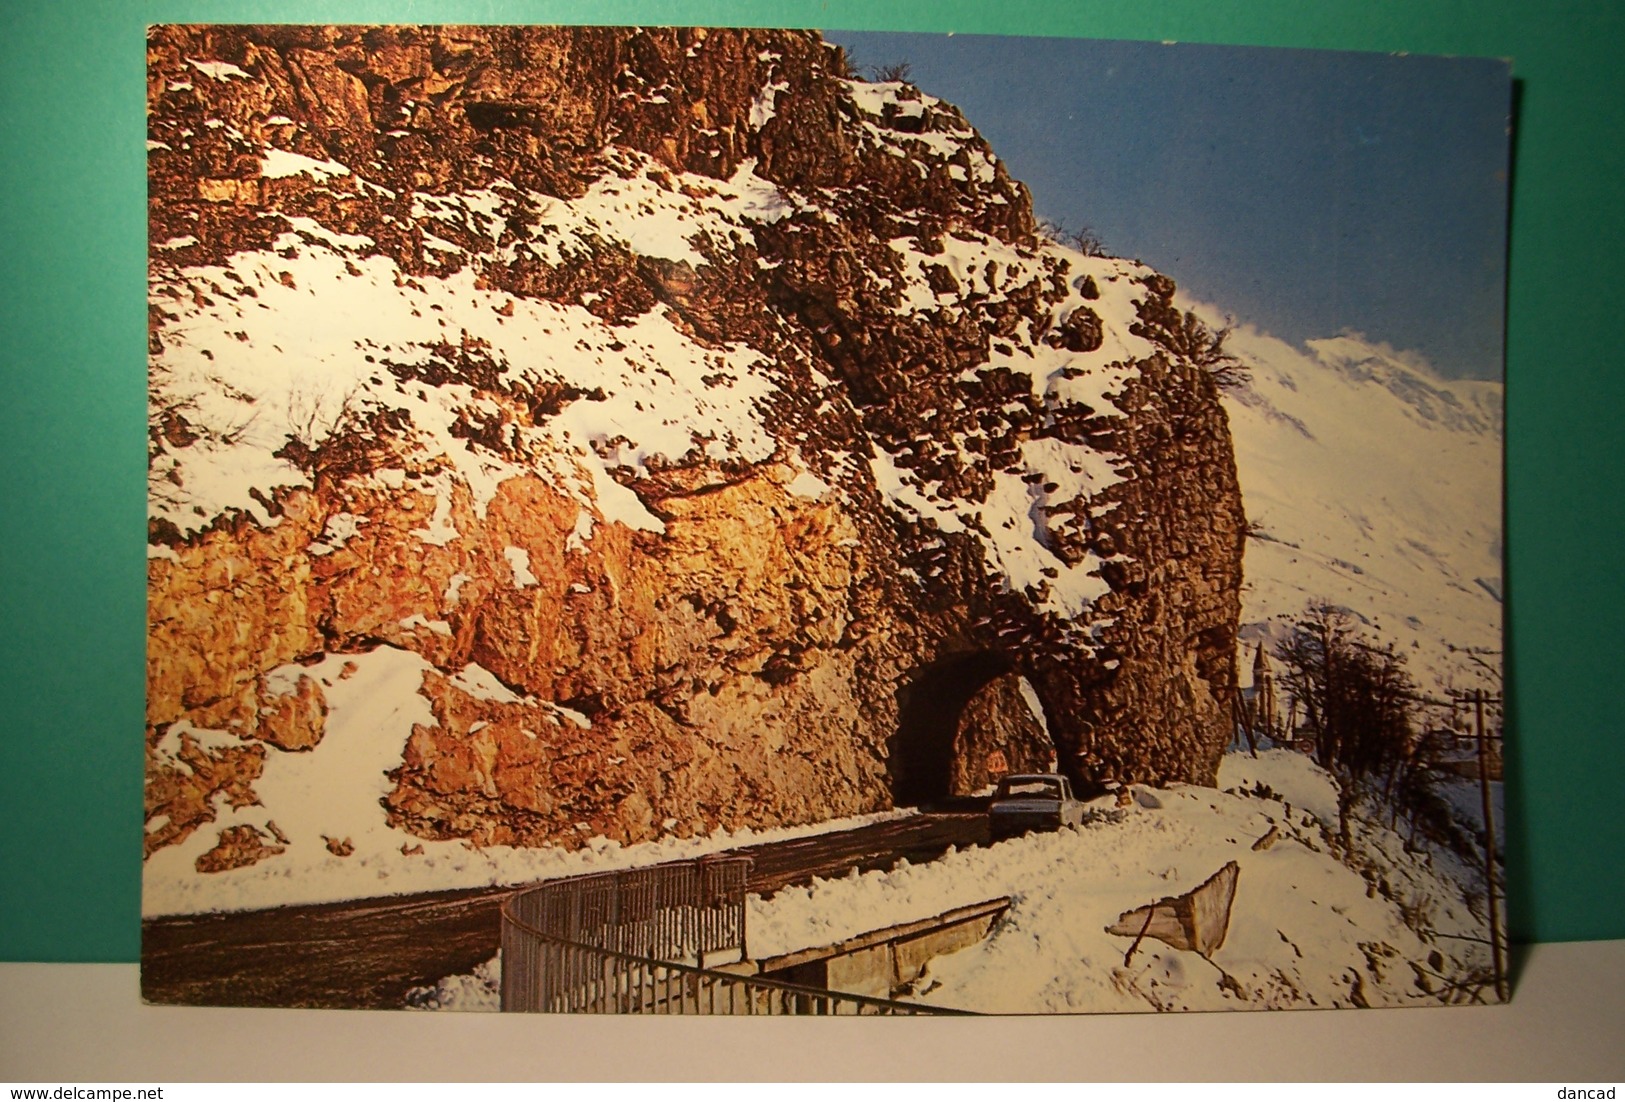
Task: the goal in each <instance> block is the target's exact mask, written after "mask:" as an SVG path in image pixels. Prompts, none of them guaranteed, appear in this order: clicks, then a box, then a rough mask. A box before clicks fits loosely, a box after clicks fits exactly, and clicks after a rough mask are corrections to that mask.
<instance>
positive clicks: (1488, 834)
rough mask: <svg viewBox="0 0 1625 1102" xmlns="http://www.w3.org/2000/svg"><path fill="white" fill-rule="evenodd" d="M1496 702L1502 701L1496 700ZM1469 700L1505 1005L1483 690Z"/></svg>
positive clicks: (1493, 939) (1493, 940)
mask: <svg viewBox="0 0 1625 1102" xmlns="http://www.w3.org/2000/svg"><path fill="white" fill-rule="evenodd" d="M1495 699H1496V701H1497V702H1499V701H1500V697H1496V698H1495ZM1468 700H1469V701H1471V703H1472V705H1473V718H1474V728H1475V730H1476V733H1477V735H1478V790H1479V795H1480V796H1482V797H1483V800H1484V875H1485V886H1486V890H1487V893H1488V895H1489V911H1490V956H1491V958H1492V959H1493V961H1494V966H1495V995H1496V997H1497V998H1498V999H1500V1000H1501V1001H1502V1002H1505V1001H1506V998H1507V977H1506V973H1507V970H1506V959H1505V955H1504V953H1505V950H1504V948H1503V946H1502V941H1501V905H1500V900H1499V899H1497V898H1496V895H1495V808H1494V803H1493V801H1492V800H1491V799H1490V755H1489V740H1488V737H1487V736H1486V735H1485V733H1484V705H1485V703H1486V698H1485V695H1484V690H1482V689H1474V690H1473V691H1472V693H1470V694H1469V696H1468Z"/></svg>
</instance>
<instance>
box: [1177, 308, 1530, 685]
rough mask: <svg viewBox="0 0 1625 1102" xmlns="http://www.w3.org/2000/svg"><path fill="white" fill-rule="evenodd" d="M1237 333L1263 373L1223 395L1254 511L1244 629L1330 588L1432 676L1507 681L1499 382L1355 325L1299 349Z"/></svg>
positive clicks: (1236, 343)
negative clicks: (1446, 373)
mask: <svg viewBox="0 0 1625 1102" xmlns="http://www.w3.org/2000/svg"><path fill="white" fill-rule="evenodd" d="M1198 312H1199V313H1203V314H1205V315H1206V316H1207V317H1208V318H1209V319H1210V320H1211V322H1212V323H1213V324H1215V325H1218V324H1222V318H1221V317H1220V316H1219V315H1218V312H1217V311H1215V310H1212V309H1211V308H1206V307H1202V308H1199V309H1198ZM1227 347H1228V349H1229V350H1230V351H1231V352H1233V353H1234V354H1235V355H1237V356H1238V357H1239V358H1240V359H1241V360H1242V361H1243V363H1244V364H1245V365H1247V366H1248V367H1249V368H1250V374H1251V378H1250V380H1249V382H1248V383H1247V384H1246V385H1244V386H1241V387H1238V388H1235V389H1233V390H1231V391H1230V392H1229V393H1228V394H1227V396H1226V401H1225V405H1226V408H1227V411H1228V413H1229V416H1230V427H1231V434H1232V436H1233V438H1234V440H1235V448H1236V466H1237V469H1238V471H1239V474H1240V478H1241V487H1242V499H1243V503H1244V506H1245V508H1246V511H1247V519H1248V522H1249V524H1250V525H1251V526H1252V534H1251V537H1250V538H1249V539H1248V541H1247V553H1246V558H1245V568H1244V569H1245V575H1246V580H1245V582H1244V585H1243V588H1242V624H1243V627H1242V631H1241V633H1240V634H1241V638H1242V640H1243V642H1244V644H1246V643H1253V642H1256V641H1257V640H1259V639H1264V640H1267V641H1269V642H1272V643H1273V642H1275V641H1278V640H1279V639H1281V638H1282V637H1284V635H1285V634H1286V633H1287V632H1288V631H1289V630H1290V626H1291V623H1292V620H1293V619H1294V617H1296V616H1298V615H1300V614H1301V613H1302V611H1303V609H1304V607H1305V606H1306V605H1307V604H1309V603H1310V602H1313V601H1326V602H1328V603H1330V604H1333V605H1338V606H1341V607H1343V608H1346V609H1347V610H1348V611H1349V612H1351V613H1352V614H1353V615H1354V616H1355V617H1356V618H1357V619H1358V620H1359V621H1360V623H1361V624H1362V625H1363V627H1364V629H1365V630H1366V633H1367V635H1368V636H1369V637H1370V638H1371V639H1372V640H1373V641H1378V642H1388V643H1392V644H1394V645H1395V646H1396V647H1397V648H1398V649H1399V651H1400V653H1401V654H1403V655H1404V656H1405V658H1406V665H1407V667H1408V668H1409V670H1410V671H1411V673H1412V675H1413V677H1415V679H1416V681H1417V683H1418V685H1419V687H1420V688H1421V689H1423V690H1424V691H1427V692H1431V693H1441V692H1444V691H1446V690H1448V689H1451V688H1456V689H1469V688H1473V687H1482V688H1498V687H1499V676H1500V666H1501V653H1500V652H1501V624H1502V608H1503V605H1502V584H1501V576H1502V575H1501V561H1502V462H1501V455H1502V423H1503V405H1502V393H1503V388H1502V386H1501V384H1499V383H1493V382H1484V381H1479V380H1463V379H1456V380H1447V379H1443V378H1440V377H1439V376H1438V375H1437V374H1436V373H1435V372H1434V371H1432V370H1431V369H1430V368H1429V366H1428V365H1427V364H1426V363H1425V362H1424V361H1422V360H1421V359H1420V358H1419V357H1416V356H1414V355H1411V354H1408V353H1404V352H1397V351H1395V350H1394V349H1392V348H1390V347H1388V346H1387V345H1385V344H1381V343H1378V342H1373V341H1370V340H1367V339H1365V338H1363V337H1361V336H1359V335H1358V334H1345V335H1343V336H1339V337H1332V338H1328V339H1324V340H1311V341H1309V342H1307V344H1306V346H1305V347H1304V348H1296V347H1293V346H1292V345H1290V344H1288V343H1286V342H1285V341H1282V340H1278V339H1276V338H1275V337H1272V336H1270V335H1268V334H1265V333H1261V332H1259V331H1258V330H1256V329H1254V328H1251V327H1249V326H1246V325H1241V326H1238V327H1237V328H1236V329H1234V331H1233V332H1232V333H1231V335H1230V338H1229V341H1228V344H1227ZM1244 657H1245V656H1244ZM1242 665H1243V667H1244V675H1243V676H1244V677H1245V676H1246V673H1245V669H1246V667H1248V666H1249V665H1250V664H1249V663H1248V662H1247V661H1245V660H1244V661H1243V663H1242Z"/></svg>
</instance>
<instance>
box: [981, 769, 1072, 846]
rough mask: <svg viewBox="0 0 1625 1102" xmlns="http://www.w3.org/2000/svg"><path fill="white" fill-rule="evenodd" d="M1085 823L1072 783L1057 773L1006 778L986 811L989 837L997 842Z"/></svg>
mask: <svg viewBox="0 0 1625 1102" xmlns="http://www.w3.org/2000/svg"><path fill="white" fill-rule="evenodd" d="M1082 823H1083V804H1082V803H1080V802H1079V801H1078V800H1077V799H1076V798H1074V797H1073V795H1072V784H1071V782H1070V781H1068V780H1067V779H1066V778H1065V777H1063V776H1061V775H1060V774H1058V773H1013V774H1011V775H1010V776H1008V777H1005V778H1004V779H1003V780H1001V781H1000V782H999V787H998V788H997V789H995V790H994V792H993V801H992V803H990V804H988V809H987V825H988V833H989V834H990V835H992V838H993V841H995V842H997V841H999V840H1000V839H1002V838H1014V837H1016V836H1017V835H1021V834H1026V833H1027V832H1028V831H1030V830H1059V829H1061V828H1062V827H1064V826H1081V825H1082Z"/></svg>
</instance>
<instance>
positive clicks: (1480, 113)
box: [825, 31, 1511, 379]
mask: <svg viewBox="0 0 1625 1102" xmlns="http://www.w3.org/2000/svg"><path fill="white" fill-rule="evenodd" d="M825 36H826V37H827V38H829V39H830V40H832V41H834V42H838V43H840V44H841V45H843V46H846V47H848V48H849V49H850V50H851V51H852V53H853V55H854V58H855V60H856V61H857V63H858V64H859V66H860V67H861V66H870V65H877V64H884V63H889V62H894V61H907V62H909V64H910V65H911V67H912V73H911V79H912V80H913V81H914V83H916V84H918V85H919V86H920V87H921V88H922V89H923V90H925V91H927V92H929V93H931V94H932V95H936V96H940V97H941V98H943V99H946V100H949V101H951V102H953V103H955V104H957V105H958V106H959V107H961V108H962V109H963V110H964V112H965V114H966V116H967V117H968V118H969V119H970V121H971V123H972V124H973V125H975V126H976V127H977V129H979V130H980V131H981V132H982V134H983V136H984V137H986V138H987V139H988V141H989V142H990V143H991V144H992V146H993V148H994V150H995V151H996V152H997V153H998V154H999V155H1000V157H1002V158H1003V159H1004V161H1005V163H1006V165H1007V166H1008V167H1009V169H1010V171H1011V173H1012V175H1014V176H1015V177H1016V178H1018V179H1020V180H1022V181H1023V182H1025V183H1026V184H1027V186H1028V187H1029V188H1031V189H1032V193H1033V203H1034V207H1035V209H1036V210H1037V213H1038V214H1039V215H1040V216H1041V217H1046V218H1050V219H1055V220H1062V221H1064V222H1065V223H1066V224H1067V225H1069V226H1073V227H1076V226H1084V225H1087V226H1089V227H1091V228H1092V229H1094V230H1095V231H1096V232H1097V233H1098V234H1099V236H1100V237H1101V238H1102V239H1103V240H1104V241H1105V244H1106V247H1107V249H1108V250H1109V251H1110V252H1112V253H1115V254H1118V255H1122V256H1130V257H1137V258H1139V259H1141V260H1143V261H1145V262H1146V263H1148V264H1151V265H1153V266H1154V267H1156V268H1158V269H1160V270H1161V271H1164V272H1166V273H1167V274H1169V275H1171V276H1173V277H1174V278H1175V280H1177V281H1178V282H1179V284H1180V286H1181V287H1182V288H1184V289H1185V290H1186V291H1187V292H1189V293H1190V294H1191V295H1193V296H1194V297H1197V298H1200V299H1203V300H1205V301H1208V302H1213V303H1215V304H1217V305H1219V306H1221V307H1223V308H1224V309H1225V310H1227V311H1230V312H1231V313H1233V314H1234V315H1235V317H1236V319H1237V320H1238V321H1244V322H1250V323H1252V324H1255V325H1257V326H1259V327H1260V328H1262V329H1266V330H1268V331H1270V332H1272V333H1274V334H1276V335H1277V336H1280V337H1284V338H1286V339H1288V340H1292V341H1302V340H1305V339H1308V338H1312V337H1320V336H1331V335H1333V334H1336V333H1338V332H1340V331H1342V330H1344V329H1353V330H1358V331H1360V332H1363V333H1364V334H1365V335H1366V336H1368V337H1370V338H1373V339H1376V340H1383V341H1387V342H1388V343H1390V344H1392V345H1394V346H1395V347H1396V348H1403V349H1411V350H1414V351H1418V352H1421V353H1422V354H1423V355H1425V356H1426V357H1427V358H1428V359H1429V360H1430V361H1432V362H1433V364H1434V366H1435V367H1436V368H1438V369H1439V370H1440V371H1441V372H1442V373H1443V374H1445V375H1449V376H1470V377H1475V378H1495V379H1499V378H1500V377H1501V369H1502V355H1501V343H1502V329H1503V306H1504V295H1503V289H1502V288H1503V284H1504V280H1505V272H1506V213H1505V205H1506V168H1507V142H1508V139H1507V129H1508V125H1509V112H1510V100H1511V83H1510V67H1509V66H1508V65H1507V63H1505V62H1503V61H1497V60H1491V59H1483V58H1441V57H1421V56H1390V55H1386V54H1365V53H1349V52H1334V51H1318V50H1276V49H1262V48H1241V47H1224V46H1199V45H1162V44H1156V43H1139V42H1101V41H1087V40H1078V39H1044V38H994V37H987V36H978V35H955V36H949V35H924V34H880V33H855V32H839V31H826V32H825Z"/></svg>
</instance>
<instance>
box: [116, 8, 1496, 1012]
mask: <svg viewBox="0 0 1625 1102" xmlns="http://www.w3.org/2000/svg"><path fill="white" fill-rule="evenodd" d="M1510 90H1511V85H1510V74H1509V69H1508V66H1507V64H1506V63H1504V62H1500V61H1488V60H1477V59H1447V58H1427V57H1402V56H1388V55H1380V54H1353V53H1329V52H1318V51H1296V50H1264V49H1240V48H1226V47H1212V46H1182V45H1172V44H1150V43H1126V42H1090V41H1079V40H1064V39H1054V40H1036V39H1015V38H1008V39H1007V38H991V37H975V36H941V35H903V34H897V35H892V34H856V33H842V32H838V31H827V32H822V33H821V32H818V31H810V30H741V29H725V28H699V27H689V28H672V27H656V28H613V27H574V26H479V27H471V26H239V25H196V26H157V27H153V28H151V30H150V32H149V37H148V70H147V121H148V135H147V149H148V154H147V157H148V162H147V163H148V182H149V225H150V241H149V279H150V286H149V316H150V326H149V353H150V356H149V365H148V366H149V396H150V407H149V453H148V463H149V488H150V489H149V529H148V644H147V645H148V652H147V671H148V672H147V728H146V789H145V791H146V845H145V859H144V878H143V912H144V919H143V942H142V984H143V993H144V995H145V997H146V998H147V999H149V1000H151V1001H155V1002H164V1003H190V1004H206V1005H259V1006H330V1007H395V1008H402V1009H407V1008H415V1009H443V1010H464V1009H466V1010H498V1009H502V1010H512V1011H547V1012H581V1013H717V1014H724V1013H728V1014H759V1013H775V1014H781V1013H782V1014H941V1013H1010V1014H1050V1013H1085V1012H1124V1011H1174V1010H1218V1009H1266V1008H1303V1007H1379V1006H1414V1005H1440V1004H1465V1003H1478V1002H1494V1001H1498V1000H1500V999H1504V998H1505V997H1507V978H1506V964H1505V959H1504V956H1505V954H1504V941H1505V935H1504V929H1505V922H1504V916H1503V915H1502V913H1501V907H1502V904H1501V899H1502V894H1503V890H1504V876H1505V869H1504V865H1503V862H1502V852H1501V851H1502V841H1501V834H1500V830H1501V824H1502V822H1503V820H1504V815H1503V814H1502V810H1501V802H1500V801H1501V776H1502V774H1501V757H1502V755H1501V740H1502V710H1501V685H1502V675H1501V656H1502V642H1501V640H1502V616H1503V612H1502V609H1503V606H1502V584H1501V576H1502V570H1501V559H1502V535H1501V524H1502V521H1501V517H1502V490H1501V458H1502V408H1503V405H1502V351H1501V348H1502V302H1503V286H1504V279H1505V250H1506V236H1505V233H1506V230H1505V227H1506V202H1507V190H1506V174H1507V167H1508V136H1507V135H1508V129H1509V125H1510V123H1509V111H1510V102H1511V97H1510Z"/></svg>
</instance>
